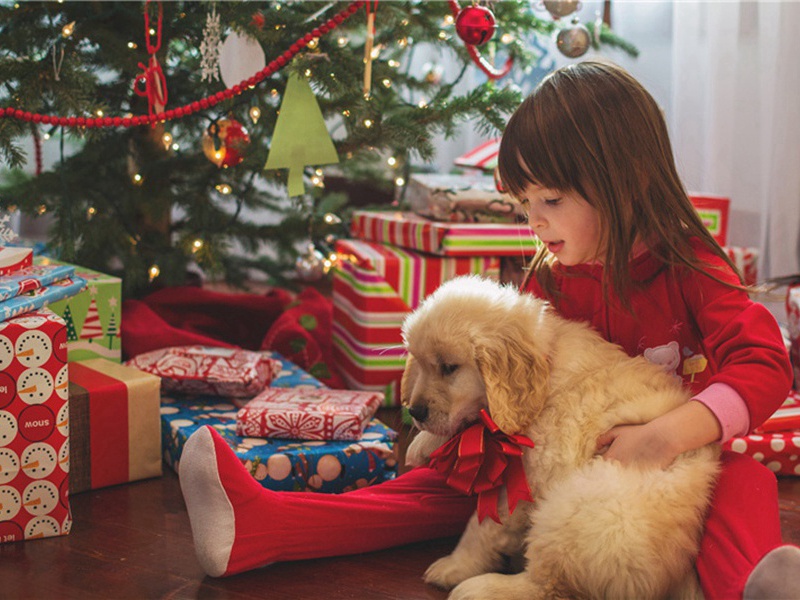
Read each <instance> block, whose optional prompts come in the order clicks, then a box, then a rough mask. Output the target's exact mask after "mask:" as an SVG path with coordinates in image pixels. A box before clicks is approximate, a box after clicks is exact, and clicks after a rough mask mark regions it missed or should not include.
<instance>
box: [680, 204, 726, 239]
mask: <svg viewBox="0 0 800 600" xmlns="http://www.w3.org/2000/svg"><path fill="white" fill-rule="evenodd" d="M689 200H691V201H692V204H693V205H694V208H695V210H697V213H698V214H699V215H700V219H701V220H702V221H703V225H705V226H706V228H707V229H708V231H709V232H710V233H711V235H712V236H714V239H715V240H717V243H718V244H719V245H720V246H724V245H725V244H726V243H727V239H728V212H729V210H730V203H731V201H730V198H725V197H724V196H711V195H706V194H694V193H690V194H689Z"/></svg>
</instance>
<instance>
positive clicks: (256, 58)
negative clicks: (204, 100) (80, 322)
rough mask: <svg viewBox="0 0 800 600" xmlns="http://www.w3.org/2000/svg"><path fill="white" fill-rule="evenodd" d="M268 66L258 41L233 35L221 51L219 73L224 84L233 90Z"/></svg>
mask: <svg viewBox="0 0 800 600" xmlns="http://www.w3.org/2000/svg"><path fill="white" fill-rule="evenodd" d="M266 66H267V57H266V55H265V54H264V49H263V48H262V47H261V44H259V43H258V40H255V39H253V38H251V37H249V36H246V35H240V34H238V33H235V32H234V33H231V34H230V35H229V36H228V37H227V38H225V41H224V42H223V44H222V46H221V47H220V49H219V72H220V74H221V75H222V82H223V83H224V84H225V85H226V87H228V88H232V87H233V86H235V85H236V84H238V83H241V82H242V81H244V80H245V79H250V78H251V77H252V76H253V75H255V74H256V73H258V72H259V71H261V70H262V69H263V68H264V67H266Z"/></svg>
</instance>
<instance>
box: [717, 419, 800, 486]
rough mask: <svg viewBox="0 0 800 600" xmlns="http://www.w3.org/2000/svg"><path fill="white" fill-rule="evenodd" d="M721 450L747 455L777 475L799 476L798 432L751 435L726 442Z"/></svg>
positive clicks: (799, 452)
mask: <svg viewBox="0 0 800 600" xmlns="http://www.w3.org/2000/svg"><path fill="white" fill-rule="evenodd" d="M723 448H725V449H727V450H733V451H734V452H739V453H740V454H748V455H750V456H752V457H753V458H755V459H756V460H757V461H758V462H760V463H763V464H764V465H765V466H766V467H767V468H769V469H770V470H771V471H773V472H774V473H777V474H778V475H800V430H797V429H796V430H794V431H777V432H774V433H764V434H758V433H752V434H750V435H747V436H744V437H735V438H733V439H730V440H728V441H727V442H726V443H725V444H724V445H723Z"/></svg>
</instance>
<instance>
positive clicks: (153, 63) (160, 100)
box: [133, 0, 167, 117]
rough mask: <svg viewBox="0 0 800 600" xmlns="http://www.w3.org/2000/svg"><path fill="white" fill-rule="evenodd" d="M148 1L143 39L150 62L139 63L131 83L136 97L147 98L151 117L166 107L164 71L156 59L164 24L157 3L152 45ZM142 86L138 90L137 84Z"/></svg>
mask: <svg viewBox="0 0 800 600" xmlns="http://www.w3.org/2000/svg"><path fill="white" fill-rule="evenodd" d="M149 4H150V0H145V3H144V39H145V42H146V44H147V52H148V53H149V54H150V60H149V61H148V62H147V66H145V65H144V64H143V63H139V68H140V69H142V73H140V74H139V75H138V76H137V77H136V80H135V81H134V82H133V91H134V92H136V94H137V95H139V96H142V97H147V108H148V114H149V115H150V116H151V117H152V116H153V115H155V114H158V113H162V112H164V107H165V106H166V105H167V79H166V77H164V71H162V70H161V65H160V64H158V60H157V59H156V52H158V50H159V49H160V48H161V29H162V26H163V22H164V7H163V6H162V4H161V2H158V25H157V27H156V43H155V44H153V43H152V34H151V32H150V13H149V10H148V8H149ZM140 82H141V83H142V84H143V85H144V88H143V89H142V88H140V86H139V85H138V84H139V83H140Z"/></svg>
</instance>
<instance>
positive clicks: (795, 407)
mask: <svg viewBox="0 0 800 600" xmlns="http://www.w3.org/2000/svg"><path fill="white" fill-rule="evenodd" d="M793 429H800V394H798V393H797V392H791V393H790V394H789V397H788V398H786V400H785V401H784V403H783V404H782V405H781V407H780V408H779V409H778V410H776V411H775V413H774V414H773V415H772V416H771V417H770V418H769V419H767V420H766V421H764V422H763V423H762V424H761V426H760V427H757V428H756V429H755V433H771V432H774V431H790V430H793Z"/></svg>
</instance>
